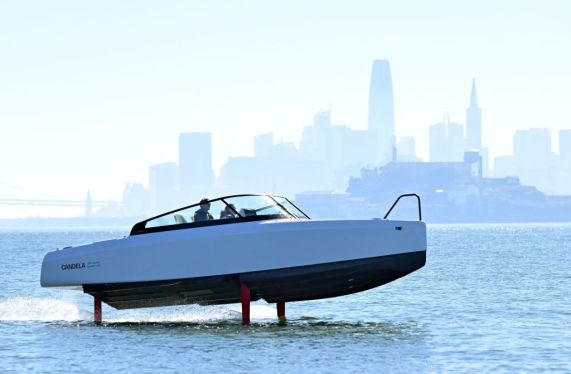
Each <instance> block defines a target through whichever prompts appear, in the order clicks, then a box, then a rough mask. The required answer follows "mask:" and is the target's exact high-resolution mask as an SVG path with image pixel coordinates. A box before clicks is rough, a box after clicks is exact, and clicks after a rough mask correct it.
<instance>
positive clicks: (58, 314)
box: [0, 297, 90, 321]
mask: <svg viewBox="0 0 571 374" xmlns="http://www.w3.org/2000/svg"><path fill="white" fill-rule="evenodd" d="M89 314H90V313H88V312H85V311H82V310H80V309H79V308H78V307H77V305H75V304H73V303H71V302H68V301H62V300H57V299H43V298H37V297H15V298H11V299H6V300H2V301H0V321H81V320H84V319H88V318H90V317H89Z"/></svg>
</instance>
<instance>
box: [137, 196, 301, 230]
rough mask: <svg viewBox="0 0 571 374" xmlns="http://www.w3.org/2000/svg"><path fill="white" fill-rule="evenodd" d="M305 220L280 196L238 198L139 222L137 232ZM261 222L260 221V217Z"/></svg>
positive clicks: (219, 200) (212, 201) (200, 205)
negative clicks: (250, 220)
mask: <svg viewBox="0 0 571 374" xmlns="http://www.w3.org/2000/svg"><path fill="white" fill-rule="evenodd" d="M249 217H268V219H276V218H293V219H306V218H309V217H307V216H306V215H305V214H303V212H301V211H300V210H299V209H297V208H296V207H295V206H294V205H293V204H292V203H290V202H289V201H288V200H287V199H285V198H283V197H272V196H268V195H241V196H231V197H223V198H218V199H213V200H209V201H208V202H207V203H203V204H194V205H192V206H189V207H186V208H181V209H179V210H176V211H173V212H169V213H165V214H163V215H161V216H158V217H155V218H151V219H149V220H148V221H143V222H140V223H138V224H137V225H136V227H138V226H140V227H139V229H141V228H142V229H143V230H144V229H156V228H160V227H164V226H178V225H181V224H186V223H205V222H206V223H207V224H209V225H210V224H217V223H216V222H219V224H222V223H232V222H240V221H241V219H242V218H249ZM262 219H263V218H262Z"/></svg>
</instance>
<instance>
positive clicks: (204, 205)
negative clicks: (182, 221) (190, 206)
mask: <svg viewBox="0 0 571 374" xmlns="http://www.w3.org/2000/svg"><path fill="white" fill-rule="evenodd" d="M209 210H210V202H209V201H208V199H207V198H204V199H202V200H200V209H198V210H197V211H196V212H194V217H193V218H192V219H193V221H194V222H201V221H209V220H211V219H214V217H212V214H210V212H209Z"/></svg>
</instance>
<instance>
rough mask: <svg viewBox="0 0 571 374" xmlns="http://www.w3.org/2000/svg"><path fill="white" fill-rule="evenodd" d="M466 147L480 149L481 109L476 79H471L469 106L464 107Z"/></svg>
mask: <svg viewBox="0 0 571 374" xmlns="http://www.w3.org/2000/svg"><path fill="white" fill-rule="evenodd" d="M466 149H467V150H477V151H481V150H482V110H481V109H480V108H479V107H478V97H477V96H476V79H472V94H471V95H470V107H469V108H468V109H466Z"/></svg>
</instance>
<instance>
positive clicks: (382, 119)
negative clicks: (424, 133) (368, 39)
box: [368, 60, 395, 163]
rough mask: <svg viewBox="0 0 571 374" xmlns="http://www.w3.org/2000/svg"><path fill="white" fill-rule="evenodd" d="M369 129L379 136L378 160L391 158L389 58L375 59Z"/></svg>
mask: <svg viewBox="0 0 571 374" xmlns="http://www.w3.org/2000/svg"><path fill="white" fill-rule="evenodd" d="M368 128H369V131H371V132H373V133H374V136H375V137H376V138H377V146H378V152H376V153H377V155H378V159H377V161H378V162H381V163H386V162H388V161H390V160H391V155H392V153H393V147H394V146H395V114H394V103H393V81H392V78H391V68H390V66H389V61H388V60H375V61H374V62H373V70H372V72H371V85H370V87H369V127H368Z"/></svg>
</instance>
